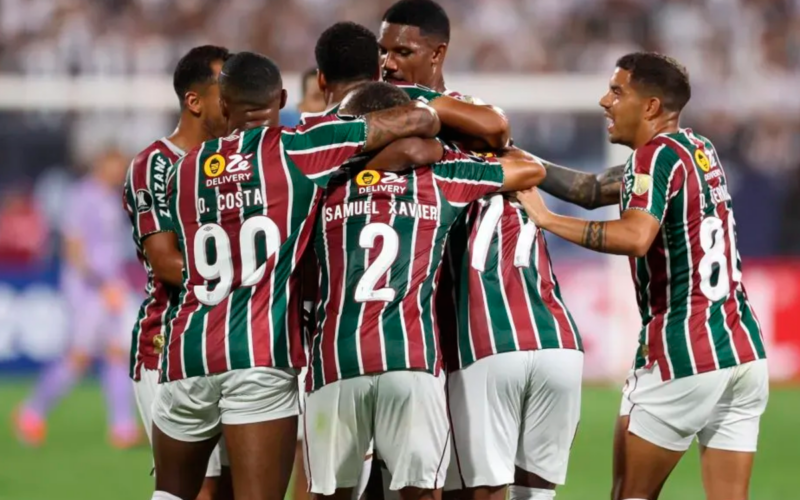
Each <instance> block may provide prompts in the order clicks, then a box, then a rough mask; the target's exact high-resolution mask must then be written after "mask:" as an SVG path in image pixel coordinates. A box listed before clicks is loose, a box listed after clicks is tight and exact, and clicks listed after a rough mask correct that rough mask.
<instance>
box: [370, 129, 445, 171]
mask: <svg viewBox="0 0 800 500" xmlns="http://www.w3.org/2000/svg"><path fill="white" fill-rule="evenodd" d="M443 154H444V147H443V146H442V143H440V142H439V141H437V140H435V139H422V138H420V137H406V138H405V139H399V140H397V141H394V142H393V143H391V144H389V145H388V146H386V147H385V148H383V149H382V150H381V151H380V152H379V153H378V154H376V155H375V157H374V158H372V159H371V160H370V161H369V163H367V166H366V168H368V169H372V170H383V171H385V172H400V171H402V170H407V169H409V168H412V167H415V166H418V165H430V164H432V163H436V162H438V161H439V160H441V159H442V155H443Z"/></svg>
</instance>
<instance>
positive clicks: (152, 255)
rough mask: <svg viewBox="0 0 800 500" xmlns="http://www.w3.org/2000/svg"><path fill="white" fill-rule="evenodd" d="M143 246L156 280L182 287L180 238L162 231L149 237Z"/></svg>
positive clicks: (170, 232)
mask: <svg viewBox="0 0 800 500" xmlns="http://www.w3.org/2000/svg"><path fill="white" fill-rule="evenodd" d="M142 245H143V246H144V253H145V256H146V257H147V261H148V262H150V266H151V267H152V268H153V274H154V275H155V278H156V279H157V280H158V281H160V282H162V283H166V284H168V285H171V286H174V287H179V286H181V284H182V283H183V255H182V254H181V252H180V250H178V236H177V235H176V234H175V233H173V232H172V231H162V232H160V233H154V234H151V235H149V236H148V237H147V238H145V240H144V241H143V242H142Z"/></svg>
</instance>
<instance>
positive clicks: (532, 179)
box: [521, 160, 547, 189]
mask: <svg viewBox="0 0 800 500" xmlns="http://www.w3.org/2000/svg"><path fill="white" fill-rule="evenodd" d="M522 163H523V164H524V173H523V176H522V179H523V181H522V183H523V185H524V187H522V188H521V189H530V188H532V187H536V186H538V185H539V184H541V183H542V181H544V179H545V177H546V176H547V170H545V168H544V167H543V166H542V164H541V163H539V162H538V161H534V160H524V161H523V162H522Z"/></svg>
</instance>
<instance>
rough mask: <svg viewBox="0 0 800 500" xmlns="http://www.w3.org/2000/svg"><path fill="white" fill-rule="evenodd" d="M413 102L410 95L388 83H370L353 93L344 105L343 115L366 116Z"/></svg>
mask: <svg viewBox="0 0 800 500" xmlns="http://www.w3.org/2000/svg"><path fill="white" fill-rule="evenodd" d="M409 102H411V98H409V97H408V94H406V93H405V92H403V91H402V90H401V89H399V88H397V87H395V86H394V85H392V84H391V83H386V82H369V83H365V84H364V85H361V86H359V87H358V88H357V89H356V90H354V91H352V92H351V93H350V94H349V95H348V96H347V97H346V98H345V101H344V103H343V105H342V109H343V113H345V114H350V115H365V114H367V113H372V112H374V111H381V110H383V109H388V108H393V107H395V106H402V105H403V104H407V103H409Z"/></svg>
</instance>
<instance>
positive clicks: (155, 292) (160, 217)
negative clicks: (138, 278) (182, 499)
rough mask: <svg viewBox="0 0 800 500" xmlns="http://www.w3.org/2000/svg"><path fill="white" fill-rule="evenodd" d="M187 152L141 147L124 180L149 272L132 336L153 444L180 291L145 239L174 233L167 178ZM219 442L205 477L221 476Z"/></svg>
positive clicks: (138, 389)
mask: <svg viewBox="0 0 800 500" xmlns="http://www.w3.org/2000/svg"><path fill="white" fill-rule="evenodd" d="M183 155H184V152H183V151H182V150H181V149H180V148H179V147H177V146H176V145H175V144H173V143H172V142H170V140H169V139H167V138H162V139H159V140H157V141H155V142H153V143H152V144H150V145H149V146H148V147H147V148H145V149H144V150H142V151H141V152H140V153H139V154H138V155H136V157H135V158H134V159H133V162H131V165H130V167H129V169H128V175H127V177H126V179H125V188H124V192H123V204H124V207H125V211H126V212H127V213H128V218H129V219H130V221H131V226H132V236H133V242H134V244H135V245H136V255H137V257H138V258H139V262H141V263H142V265H143V266H144V269H145V271H146V272H147V284H146V286H145V293H146V294H147V297H146V298H145V299H144V301H143V302H142V305H141V306H140V307H139V314H138V316H137V318H136V323H135V325H134V327H133V334H132V339H131V363H130V366H131V371H130V375H131V379H133V382H134V384H133V391H134V395H135V396H136V405H137V406H138V407H139V414H140V415H141V417H142V422H143V424H144V428H145V432H146V433H147V438H148V439H149V440H150V441H151V443H152V429H153V402H154V401H155V399H156V394H157V392H158V379H159V373H158V368H159V360H160V356H161V352H162V350H163V347H164V339H165V334H166V330H167V327H168V325H169V309H170V307H171V306H172V305H174V304H172V303H173V302H174V301H175V299H176V298H177V291H173V290H170V289H169V287H168V286H166V285H164V284H163V283H161V282H160V281H158V280H156V279H155V277H154V275H153V268H152V267H151V266H150V263H149V262H148V260H147V256H146V255H145V253H144V244H143V242H144V240H145V238H147V237H148V236H150V235H152V234H155V233H159V232H162V231H174V228H173V225H172V218H171V217H170V213H169V203H168V201H167V181H168V179H169V176H170V174H171V172H172V165H173V164H174V163H175V162H176V161H178V159H179V158H180V157H181V156H183ZM219 448H220V447H219V446H217V448H215V449H214V452H213V453H212V454H211V457H210V458H209V461H208V469H207V470H206V476H208V477H216V476H219V474H220V466H221V464H220V453H219Z"/></svg>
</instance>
